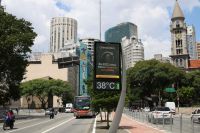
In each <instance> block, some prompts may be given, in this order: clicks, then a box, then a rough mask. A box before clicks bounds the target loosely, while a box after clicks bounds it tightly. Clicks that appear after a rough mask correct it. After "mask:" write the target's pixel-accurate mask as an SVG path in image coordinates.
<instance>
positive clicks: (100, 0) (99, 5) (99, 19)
mask: <svg viewBox="0 0 200 133" xmlns="http://www.w3.org/2000/svg"><path fill="white" fill-rule="evenodd" d="M99 40H100V41H101V0H99Z"/></svg>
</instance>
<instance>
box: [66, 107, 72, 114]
mask: <svg viewBox="0 0 200 133" xmlns="http://www.w3.org/2000/svg"><path fill="white" fill-rule="evenodd" d="M65 113H73V108H72V107H66V108H65Z"/></svg>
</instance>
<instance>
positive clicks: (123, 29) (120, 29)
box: [105, 22, 138, 43]
mask: <svg viewBox="0 0 200 133" xmlns="http://www.w3.org/2000/svg"><path fill="white" fill-rule="evenodd" d="M132 36H135V37H136V38H137V36H138V34H137V26H136V25H135V24H133V23H130V22H125V23H120V24H118V25H117V26H115V27H112V28H110V29H108V30H107V31H106V32H105V41H106V42H115V43H121V41H122V38H124V37H126V38H127V39H130V38H131V37H132Z"/></svg>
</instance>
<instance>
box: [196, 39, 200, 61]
mask: <svg viewBox="0 0 200 133" xmlns="http://www.w3.org/2000/svg"><path fill="white" fill-rule="evenodd" d="M197 55H198V59H199V60H200V42H197Z"/></svg>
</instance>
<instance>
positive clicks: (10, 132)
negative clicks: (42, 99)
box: [7, 117, 62, 133]
mask: <svg viewBox="0 0 200 133" xmlns="http://www.w3.org/2000/svg"><path fill="white" fill-rule="evenodd" d="M59 118H62V117H58V118H56V119H59ZM54 120H55V119H54ZM49 121H52V120H51V119H50V120H48V121H43V122H40V123H37V124H34V125H30V126H27V127H23V128H19V129H16V130H12V131H9V132H7V133H12V132H16V131H20V130H23V129H26V128H29V127H33V126H37V125H40V124H43V123H47V122H49Z"/></svg>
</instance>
